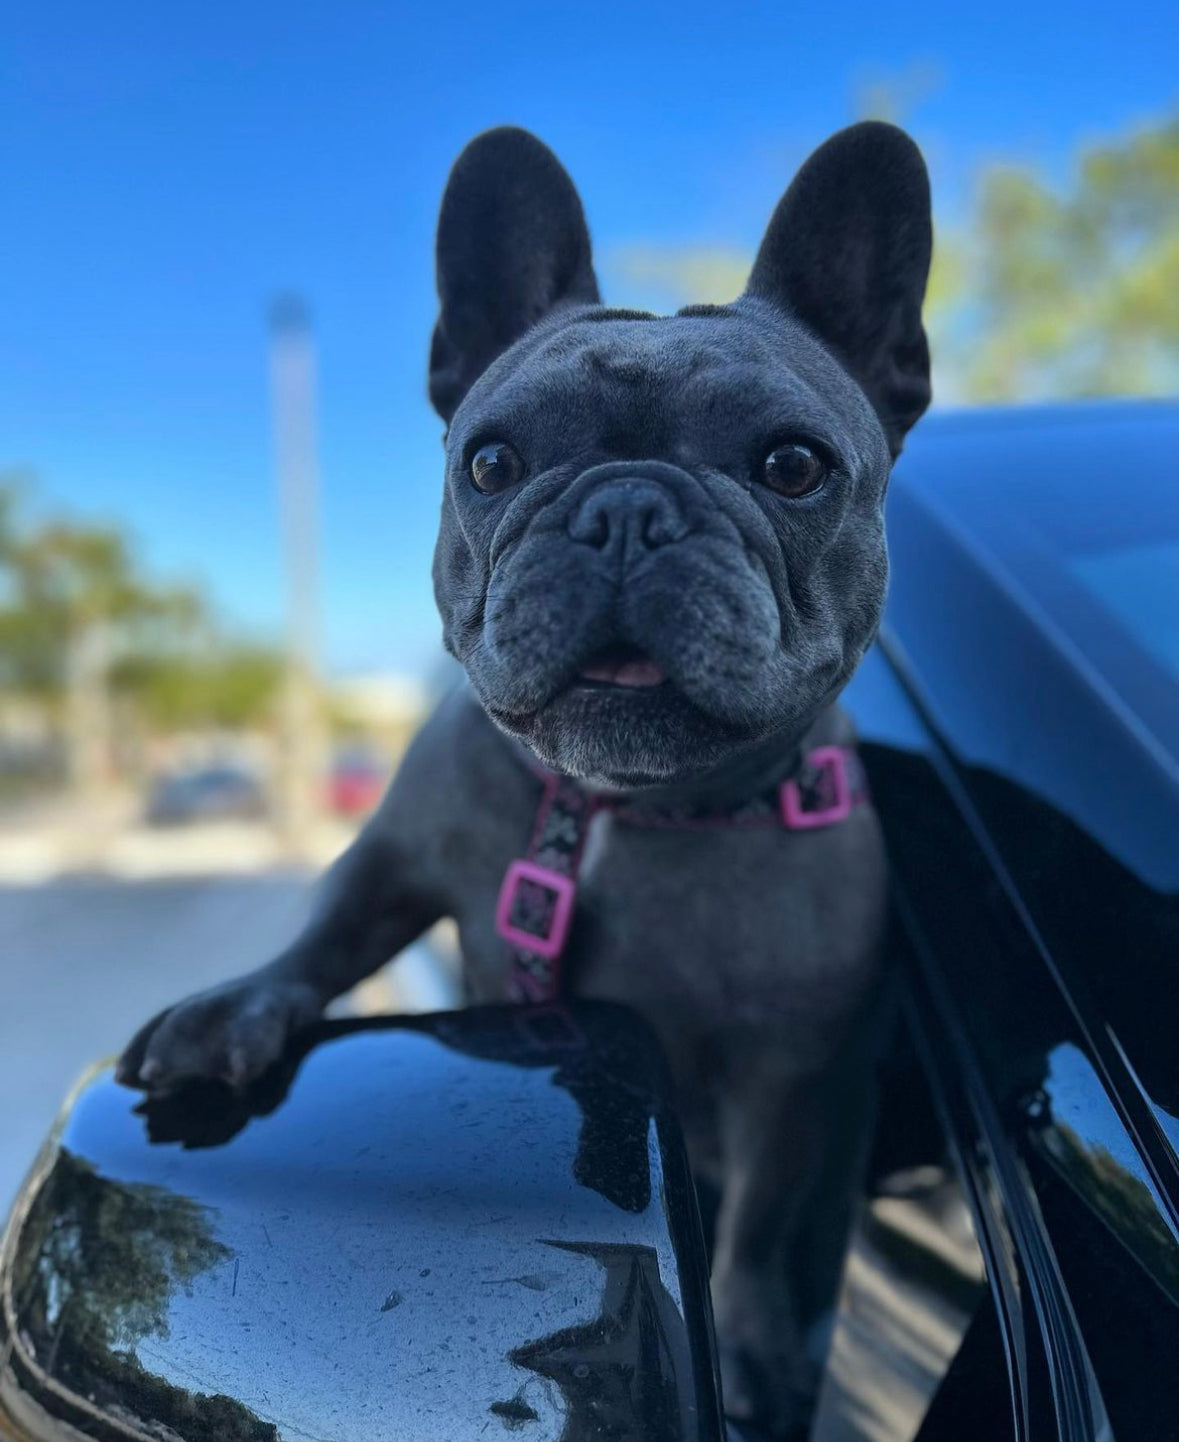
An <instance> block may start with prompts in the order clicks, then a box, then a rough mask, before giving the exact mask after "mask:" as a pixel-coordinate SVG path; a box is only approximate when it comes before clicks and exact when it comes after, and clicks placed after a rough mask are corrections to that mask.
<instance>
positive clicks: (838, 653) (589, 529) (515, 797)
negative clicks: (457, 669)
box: [121, 123, 931, 1437]
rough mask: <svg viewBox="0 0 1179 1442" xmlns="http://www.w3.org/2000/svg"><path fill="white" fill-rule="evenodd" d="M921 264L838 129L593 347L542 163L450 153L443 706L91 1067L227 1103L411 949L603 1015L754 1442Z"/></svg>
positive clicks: (859, 875)
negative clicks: (653, 1085)
mask: <svg viewBox="0 0 1179 1442" xmlns="http://www.w3.org/2000/svg"><path fill="white" fill-rule="evenodd" d="M930 246H931V230H930V216H929V189H928V181H927V177H926V172H925V167H924V165H923V163H922V160H921V157H920V154H919V153H918V151H917V149H916V147H915V146H914V145H913V143H912V142H911V141H910V140H909V139H908V137H907V136H905V135H904V134H903V133H902V132H901V131H899V130H897V129H895V128H893V127H892V126H888V125H883V124H876V123H869V124H863V125H857V126H854V127H852V128H851V129H849V130H845V131H843V132H841V133H840V134H838V135H836V136H835V137H833V138H832V139H831V140H829V141H828V142H827V143H826V144H825V145H824V146H822V147H821V148H820V149H819V150H818V151H817V152H816V153H815V154H814V155H813V156H812V157H811V158H810V160H808V161H807V163H806V165H805V166H804V167H803V169H802V170H801V171H800V173H799V175H798V176H797V178H796V179H795V180H794V182H793V184H792V185H791V186H790V188H789V190H788V191H787V192H786V195H785V196H784V198H783V199H782V201H781V203H780V204H779V206H778V208H777V211H776V212H775V214H774V217H773V219H772V221H771V222H770V226H769V230H768V231H767V233H766V236H765V239H764V241H763V242H762V245H761V249H760V251H759V252H758V256H757V260H756V263H755V265H754V268H753V273H752V276H751V278H750V281H749V285H748V288H747V290H746V292H745V294H744V295H743V296H741V298H740V299H739V300H737V301H735V302H733V304H731V305H726V306H692V307H689V308H688V309H686V310H682V311H680V312H679V313H678V314H677V315H675V316H670V317H663V318H657V317H655V316H652V315H648V314H645V313H642V312H633V311H621V310H611V309H609V308H607V307H604V306H602V305H601V304H600V302H599V298H598V287H597V282H596V280H595V278H594V273H593V269H592V264H591V258H590V241H589V235H588V232H587V230H586V225H585V219H584V216H583V214H582V208H581V204H580V202H579V200H578V197H577V194H576V192H575V190H574V189H573V186H572V184H571V182H570V180H569V178H568V176H567V175H566V174H565V172H564V170H563V169H562V168H561V166H560V164H559V163H558V162H557V160H556V159H555V158H554V156H553V155H552V154H551V153H550V152H549V151H548V150H547V149H546V148H545V147H544V146H543V145H541V144H540V142H539V141H537V140H536V139H534V138H533V137H532V136H531V135H529V134H527V133H526V132H524V131H520V130H512V129H503V130H495V131H491V132H489V133H487V134H485V135H482V136H480V137H479V138H478V139H476V140H475V141H474V142H473V143H472V144H471V145H470V146H469V147H468V148H467V150H466V151H465V152H464V153H463V155H462V156H461V157H460V158H459V160H458V162H457V164H456V165H455V168H454V171H453V173H452V175H451V177H450V182H449V185H448V187H447V191H446V195H445V198H444V200H443V203H442V211H441V216H440V220H439V229H438V289H439V294H440V298H441V312H440V316H439V320H438V324H437V328H436V330H435V333H434V338H433V345H432V349H431V354H430V395H431V398H432V400H433V402H434V405H435V406H436V407H437V409H438V411H439V412H440V414H441V415H442V417H443V418H444V419H445V421H446V423H447V426H448V430H447V435H446V489H445V498H444V501H443V506H442V523H441V531H440V534H439V538H438V546H437V551H436V555H435V561H434V585H435V593H436V596H437V600H438V607H439V610H440V611H441V614H442V618H443V622H444V626H445V641H446V645H447V648H448V649H449V650H450V651H451V653H452V654H453V655H454V656H456V657H457V658H458V660H459V661H461V662H462V664H463V666H464V667H465V668H466V672H467V676H468V677H469V680H470V686H469V689H464V690H463V691H461V692H460V693H458V694H455V695H454V696H452V697H451V698H450V699H449V700H447V701H446V702H445V703H444V704H443V705H442V706H441V708H440V709H439V710H438V712H437V713H436V714H435V715H434V716H433V718H432V719H431V720H430V721H429V722H428V724H427V725H426V726H425V728H424V729H423V731H422V732H421V734H420V735H419V736H418V737H417V739H416V741H415V742H414V744H413V746H412V748H411V750H410V752H409V754H408V756H407V758H406V761H405V763H404V765H403V767H402V768H401V771H400V772H399V774H398V775H397V777H396V779H395V780H394V782H393V784H392V787H391V788H390V791H389V793H388V795H387V796H386V798H385V800H384V802H383V803H382V805H381V807H380V810H379V811H378V812H377V814H376V815H375V816H374V817H373V819H372V820H371V821H370V823H369V824H368V825H367V826H366V827H365V829H364V831H363V832H362V833H361V835H360V837H359V838H358V840H357V841H356V842H355V844H354V845H353V846H352V847H351V848H350V849H349V850H348V851H347V852H346V853H345V855H344V856H343V857H342V858H341V859H340V861H339V862H338V863H337V864H336V865H335V867H334V868H333V869H332V870H331V872H330V873H329V875H328V877H327V878H326V881H325V884H324V887H323V892H322V900H321V904H320V907H319V909H318V912H317V914H316V916H315V919H314V920H313V921H312V923H311V924H310V925H309V926H308V928H307V929H306V930H305V931H304V932H303V934H302V935H301V936H300V937H299V938H298V939H297V940H296V941H295V942H294V943H293V944H292V945H291V947H290V948H289V949H288V950H287V951H285V952H284V953H283V954H282V955H281V956H279V957H278V958H276V959H275V960H273V961H271V962H270V963H269V964H268V965H266V966H264V967H262V968H261V969H260V970H259V971H256V972H254V973H253V974H251V975H250V976H247V977H245V978H244V979H242V980H240V981H237V982H234V983H231V984H230V985H228V986H224V987H221V988H219V989H217V990H215V991H211V992H206V993H204V994H203V995H200V996H197V997H194V998H192V999H191V1000H188V1001H184V1002H181V1003H180V1004H179V1005H177V1006H175V1007H173V1008H172V1009H171V1010H169V1011H167V1012H165V1013H163V1014H162V1015H161V1016H160V1017H158V1018H156V1019H155V1020H154V1021H153V1022H152V1023H150V1024H149V1025H148V1026H147V1027H145V1028H144V1029H143V1030H142V1031H141V1032H140V1034H139V1035H138V1036H137V1037H136V1038H135V1040H134V1041H133V1042H132V1043H131V1045H130V1047H129V1048H128V1050H127V1052H126V1054H125V1055H124V1057H123V1060H122V1063H121V1075H122V1077H123V1079H125V1080H126V1081H128V1082H131V1083H132V1084H135V1085H140V1086H145V1087H148V1088H151V1089H153V1090H156V1089H160V1090H164V1089H168V1088H170V1087H172V1086H174V1085H175V1084H176V1083H177V1082H179V1081H182V1080H184V1079H186V1078H190V1077H205V1076H222V1077H226V1078H228V1079H229V1080H231V1081H232V1082H234V1083H236V1084H241V1083H244V1082H246V1081H249V1080H250V1079H252V1078H253V1077H254V1076H256V1075H257V1074H258V1073H260V1072H261V1071H262V1070H263V1069H265V1068H266V1067H267V1066H268V1065H269V1064H270V1063H272V1062H273V1061H274V1060H275V1058H276V1057H278V1056H279V1054H280V1053H281V1051H282V1050H283V1047H284V1045H285V1043H286V1041H287V1039H288V1037H289V1036H290V1035H291V1033H292V1032H293V1031H294V1030H296V1029H298V1028H300V1027H302V1026H304V1025H305V1024H307V1023H308V1022H310V1021H311V1020H312V1019H313V1018H315V1017H317V1016H319V1015H320V1013H321V1012H322V1010H323V1008H324V1007H325V1006H326V1005H327V1003H328V1002H329V1001H330V1000H331V999H332V998H333V997H335V996H338V995H339V994H340V993H342V992H343V991H345V990H346V989H347V988H349V987H351V986H352V985H353V984H354V983H356V982H357V981H359V980H360V979H361V978H362V977H365V976H367V975H369V973H371V972H373V971H374V970H376V969H377V968H378V967H380V966H381V965H382V964H383V963H384V962H385V961H386V960H388V958H389V957H391V956H392V955H393V954H394V953H396V952H397V951H399V950H400V949H401V948H403V947H404V946H406V945H407V944H408V943H409V942H411V941H412V940H413V939H414V938H415V937H417V936H418V935H419V934H420V933H421V932H422V931H424V930H425V928H427V927H428V926H430V925H431V923H432V922H434V921H435V920H436V919H437V918H439V917H443V916H450V917H453V918H455V920H456V921H457V923H458V926H459V930H460V933H461V938H462V949H463V955H464V958H465V979H466V988H467V994H468V996H469V997H470V998H471V999H472V1000H477V1001H493V1000H497V999H498V1000H503V999H505V998H507V997H513V998H517V999H531V1000H543V999H545V998H547V997H552V996H553V995H554V994H556V992H557V989H558V986H560V988H561V989H562V990H563V991H564V992H566V993H568V994H575V995H578V996H590V997H605V998H612V999H616V1000H622V1001H625V1002H629V1003H630V1004H631V1005H633V1006H634V1007H636V1008H637V1009H638V1010H639V1011H640V1012H642V1013H644V1014H645V1015H646V1016H647V1018H648V1019H649V1020H650V1022H651V1023H652V1024H653V1026H654V1027H655V1029H656V1031H657V1032H658V1033H659V1036H660V1037H661V1039H662V1041H663V1044H664V1046H665V1048H666V1051H667V1054H668V1057H669V1059H670V1063H671V1068H672V1072H673V1076H674V1079H675V1082H676V1085H677V1089H678V1093H679V1098H680V1104H681V1109H682V1116H683V1119H684V1124H685V1128H686V1131H687V1136H688V1144H689V1148H690V1152H691V1156H692V1161H693V1164H694V1167H695V1169H696V1172H697V1174H698V1176H699V1177H700V1178H701V1181H702V1185H703V1186H705V1187H707V1188H712V1189H715V1192H716V1194H717V1195H718V1196H719V1205H718V1211H717V1216H716V1225H715V1246H714V1254H713V1295H714V1302H715V1310H716V1320H717V1329H718V1337H719V1343H720V1349H721V1358H722V1370H723V1378H724V1385H725V1398H726V1409H727V1411H728V1413H729V1415H730V1416H733V1417H736V1418H740V1419H742V1420H744V1421H746V1422H747V1423H749V1424H751V1425H753V1426H754V1427H756V1428H758V1429H760V1430H762V1431H763V1432H764V1433H765V1434H766V1435H769V1436H772V1437H785V1436H788V1435H794V1431H792V1429H795V1430H797V1428H798V1427H799V1426H800V1425H802V1424H803V1423H804V1422H805V1419H806V1418H807V1416H808V1415H809V1413H810V1411H811V1409H812V1406H813V1401H814V1395H815V1390H816V1386H817V1378H818V1371H819V1366H820V1363H821V1358H822V1339H823V1335H824V1331H825V1327H826V1324H827V1322H828V1321H829V1317H830V1312H831V1306H832V1301H833V1297H834V1293H835V1289H836V1286H837V1282H838V1275H839V1269H840V1265H841V1258H842V1252H843V1248H844V1246H845V1242H846V1235H847V1227H848V1224H849V1219H850V1212H851V1207H852V1202H853V1199H854V1194H855V1189H856V1185H857V1174H858V1168H859V1163H860V1159H861V1157H862V1153H863V1147H864V1140H865V1137H866V1134H867V1118H868V1113H869V1111H870V1101H871V1089H870V1085H869V1074H870V1069H871V1066H870V1055H869V1052H870V1048H869V1046H868V1042H867V1037H868V1033H869V1030H870V1027H871V1018H872V1016H873V1011H874V1008H873V1005H872V1003H873V999H874V997H875V996H876V994H877V990H878V981H879V976H878V966H877V963H876V949H877V941H878V934H879V929H880V923H881V915H882V910H883V897H884V866H883V860H882V853H881V844H880V838H879V833H878V828H877V823H876V820H875V817H874V815H873V813H872V811H871V808H870V806H868V805H867V804H866V798H865V797H864V796H863V794H862V787H861V785H860V784H859V782H858V779H857V765H856V762H855V758H854V753H852V752H851V751H850V749H849V747H850V737H849V735H848V728H847V723H846V722H845V720H844V719H843V718H842V716H841V715H840V713H839V711H838V710H837V708H836V706H835V701H836V698H837V696H838V695H839V692H840V690H841V688H842V687H843V686H844V685H845V683H846V682H847V680H848V678H849V677H850V676H851V674H852V672H853V670H854V669H855V667H856V665H857V663H858V662H859V660H860V658H861V657H862V656H863V654H864V651H865V648H866V647H867V646H868V645H869V644H870V643H871V641H872V639H873V636H874V635H875V632H876V628H877V625H878V622H879V618H880V612H881V606H882V604H883V599H884V591H885V582H886V577H887V557H886V552H885V541H884V521H883V501H884V493H885V488H886V485H887V482H888V477H889V472H890V469H891V466H892V462H893V460H894V459H895V457H896V455H897V454H898V452H899V451H900V448H901V443H902V439H903V437H904V435H905V433H906V431H907V430H908V429H909V427H910V426H911V425H912V424H913V422H914V421H916V420H917V418H918V417H919V416H920V415H921V413H922V412H923V411H924V409H925V408H926V406H927V405H928V403H929V396H930V388H929V353H928V347H927V345H926V339H925V334H924V331H923V329H922V323H921V303H922V298H923V295H924V290H925V282H926V276H927V272H928V268H929V259H930ZM530 837H531V838H532V840H531V844H530V843H529V838H530ZM505 877H506V880H505Z"/></svg>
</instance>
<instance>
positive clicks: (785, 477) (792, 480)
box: [762, 441, 827, 499]
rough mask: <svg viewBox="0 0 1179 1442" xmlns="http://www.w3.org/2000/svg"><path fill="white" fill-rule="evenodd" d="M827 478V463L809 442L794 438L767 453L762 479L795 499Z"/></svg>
mask: <svg viewBox="0 0 1179 1442" xmlns="http://www.w3.org/2000/svg"><path fill="white" fill-rule="evenodd" d="M826 479H827V465H826V463H825V462H824V461H823V459H822V457H820V456H817V455H816V454H815V452H814V451H812V450H811V448H810V446H804V445H803V444H802V443H801V442H800V441H794V442H792V443H791V444H790V445H787V446H779V447H778V448H777V450H774V451H771V452H770V453H769V455H768V456H767V457H766V463H765V468H764V470H763V472H762V480H763V481H764V482H765V484H766V485H767V486H769V488H770V490H771V491H777V492H778V494H779V495H780V496H789V497H790V498H791V499H797V498H798V497H799V496H809V495H810V493H811V492H812V491H817V490H818V489H819V487H820V486H821V485H822V484H823V482H824V481H825V480H826Z"/></svg>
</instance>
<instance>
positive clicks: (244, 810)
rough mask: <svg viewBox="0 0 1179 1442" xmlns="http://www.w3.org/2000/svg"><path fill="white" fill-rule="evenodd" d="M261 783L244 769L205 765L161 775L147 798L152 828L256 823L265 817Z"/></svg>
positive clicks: (148, 817) (264, 801) (264, 802)
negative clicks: (221, 823) (210, 822)
mask: <svg viewBox="0 0 1179 1442" xmlns="http://www.w3.org/2000/svg"><path fill="white" fill-rule="evenodd" d="M266 812H267V801H266V791H265V788H264V787H263V785H262V782H261V780H260V779H259V778H258V777H257V776H253V775H251V773H250V772H249V771H247V770H246V769H245V768H244V767H240V766H231V765H225V764H223V765H220V766H204V767H200V768H197V769H195V770H191V771H181V772H178V773H177V774H175V775H172V776H160V777H158V778H157V779H156V781H155V782H154V783H153V784H152V788H151V791H150V793H149V794H148V799H147V811H146V817H147V821H148V823H149V824H150V825H152V826H179V825H182V824H184V823H186V822H189V823H191V822H196V821H227V820H236V821H257V820H260V819H261V818H262V817H264V816H265V815H266Z"/></svg>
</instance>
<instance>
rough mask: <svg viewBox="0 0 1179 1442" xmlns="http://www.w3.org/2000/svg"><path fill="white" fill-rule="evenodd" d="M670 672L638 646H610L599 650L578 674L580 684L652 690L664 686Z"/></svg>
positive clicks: (578, 683)
mask: <svg viewBox="0 0 1179 1442" xmlns="http://www.w3.org/2000/svg"><path fill="white" fill-rule="evenodd" d="M666 680H667V672H666V671H664V669H663V667H662V666H660V665H659V663H658V662H657V661H652V659H651V658H650V656H648V655H647V654H646V652H645V651H640V650H639V649H638V647H637V646H627V645H617V646H608V647H606V649H605V650H604V651H599V652H597V653H596V654H595V655H593V656H591V657H590V659H589V660H588V661H587V662H586V663H585V665H584V666H582V668H581V670H580V671H579V672H578V673H577V682H576V684H577V685H579V686H595V687H597V686H614V687H621V688H627V689H632V690H634V689H649V688H650V687H652V686H662V685H663V684H664V682H665V681H666Z"/></svg>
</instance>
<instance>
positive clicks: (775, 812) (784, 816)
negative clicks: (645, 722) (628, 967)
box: [495, 746, 868, 1002]
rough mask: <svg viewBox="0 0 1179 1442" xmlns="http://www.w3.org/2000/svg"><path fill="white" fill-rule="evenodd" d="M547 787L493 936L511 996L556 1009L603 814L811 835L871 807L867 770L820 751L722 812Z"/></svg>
mask: <svg viewBox="0 0 1179 1442" xmlns="http://www.w3.org/2000/svg"><path fill="white" fill-rule="evenodd" d="M540 774H541V776H542V779H543V783H544V790H543V792H542V794H541V799H540V805H539V806H538V807H537V812H536V822H535V825H534V826H533V830H532V840H531V842H530V843H529V846H528V851H527V854H526V855H525V856H522V857H520V858H519V859H517V860H516V861H513V862H512V863H511V865H510V866H509V867H508V869H507V872H506V873H505V875H504V879H503V885H502V886H501V887H500V893H499V902H498V904H497V906H496V911H495V929H496V931H497V932H498V933H499V935H500V936H501V937H502V938H503V939H504V941H505V942H507V944H508V948H509V951H508V964H509V976H508V993H509V995H510V996H511V998H512V999H513V1000H514V1001H526V1002H552V1001H556V1000H557V999H558V997H559V995H560V989H561V987H560V983H561V956H562V953H563V952H564V950H565V943H566V942H567V940H568V938H569V929H570V926H571V924H572V920H573V908H574V904H575V902H576V899H577V874H578V871H579V870H580V868H581V861H582V857H583V856H584V854H585V844H586V840H587V838H588V836H589V831H590V825H591V823H592V822H593V819H594V817H595V816H596V815H597V813H598V812H599V811H609V812H610V813H611V814H612V815H613V816H614V817H615V819H616V820H618V821H620V822H623V823H624V824H627V825H632V826H650V827H660V828H663V829H667V830H680V831H695V830H717V829H722V830H724V829H728V830H737V829H743V828H747V827H758V826H777V827H781V828H784V829H785V830H787V831H811V830H816V829H818V828H820V827H826V826H835V825H837V824H838V823H839V822H841V821H843V820H844V819H845V818H846V817H847V816H848V815H849V814H850V812H851V810H852V808H853V807H854V806H856V805H858V804H860V803H861V802H864V801H867V799H868V788H867V781H866V779H865V777H864V771H863V765H862V763H861V762H860V758H859V756H858V755H857V753H856V751H855V749H854V748H852V747H848V746H819V747H816V749H815V750H813V751H810V752H808V753H807V754H806V756H805V757H804V758H803V760H802V764H801V765H800V766H799V767H798V769H797V771H795V772H794V774H792V775H791V776H788V777H787V778H786V779H785V780H784V781H781V782H779V783H778V785H777V786H775V787H774V788H773V789H772V790H771V791H768V792H765V793H762V794H761V795H760V796H755V797H753V798H752V799H751V800H750V801H748V802H746V803H744V804H743V805H742V806H740V807H739V808H737V810H735V811H731V812H726V813H722V814H717V813H692V812H672V811H665V810H664V811H661V810H656V809H653V808H644V807H643V806H642V805H641V803H637V802H634V801H630V800H626V799H622V798H615V797H611V796H609V795H602V794H599V793H593V792H589V791H586V790H585V789H584V788H583V787H581V786H580V785H578V783H577V782H576V781H573V780H571V779H570V778H569V777H567V776H558V775H557V774H556V773H555V772H551V771H544V772H542V773H540Z"/></svg>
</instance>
